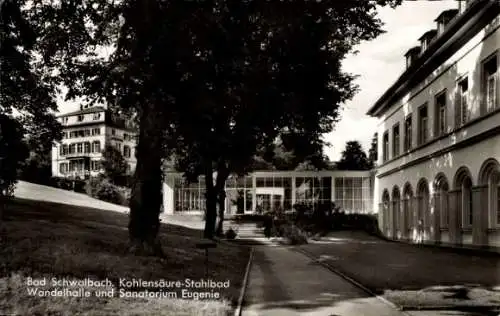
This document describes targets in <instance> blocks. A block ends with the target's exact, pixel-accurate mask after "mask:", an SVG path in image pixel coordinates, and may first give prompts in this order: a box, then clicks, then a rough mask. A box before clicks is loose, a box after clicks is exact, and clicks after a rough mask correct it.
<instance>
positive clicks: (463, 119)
mask: <svg viewBox="0 0 500 316" xmlns="http://www.w3.org/2000/svg"><path fill="white" fill-rule="evenodd" d="M457 90H458V95H457V108H456V111H457V115H458V122H457V123H458V125H464V124H465V123H467V122H468V121H469V120H470V111H469V103H468V96H469V80H468V78H467V77H466V78H464V79H462V80H461V81H460V82H459V83H458V89H457Z"/></svg>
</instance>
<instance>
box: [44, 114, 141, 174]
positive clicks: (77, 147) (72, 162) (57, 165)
mask: <svg viewBox="0 0 500 316" xmlns="http://www.w3.org/2000/svg"><path fill="white" fill-rule="evenodd" d="M58 120H59V122H60V123H61V124H62V127H63V139H62V141H61V142H60V143H57V144H56V145H55V146H54V147H53V148H52V176H54V177H64V178H71V179H86V178H88V177H89V176H96V175H98V174H99V173H101V172H102V171H103V169H102V166H101V160H102V151H103V150H104V148H105V147H106V146H108V145H112V146H114V147H115V148H117V149H118V150H119V151H120V152H121V153H122V155H123V157H124V158H125V160H126V161H127V163H128V168H127V169H128V170H127V171H128V172H132V171H133V170H135V166H136V159H135V144H136V140H135V132H134V130H133V129H132V128H131V127H130V126H129V125H128V124H127V123H126V122H125V121H124V120H121V119H118V118H116V117H114V116H113V115H112V114H111V112H110V111H108V110H106V109H105V108H104V107H102V106H95V107H82V108H81V109H80V110H78V111H75V112H71V113H66V114H62V115H60V116H59V117H58Z"/></svg>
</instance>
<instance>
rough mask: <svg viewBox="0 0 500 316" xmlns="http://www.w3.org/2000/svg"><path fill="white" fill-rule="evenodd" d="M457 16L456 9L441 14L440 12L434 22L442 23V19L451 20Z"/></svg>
mask: <svg viewBox="0 0 500 316" xmlns="http://www.w3.org/2000/svg"><path fill="white" fill-rule="evenodd" d="M457 14H458V10H457V9H450V10H446V11H443V12H441V14H440V15H438V17H437V18H436V19H435V20H434V22H438V21H442V20H443V19H451V18H453V17H454V16H455V15H457Z"/></svg>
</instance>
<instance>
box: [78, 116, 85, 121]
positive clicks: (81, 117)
mask: <svg viewBox="0 0 500 316" xmlns="http://www.w3.org/2000/svg"><path fill="white" fill-rule="evenodd" d="M84 118H85V115H78V117H77V121H78V122H82V121H83V119H84Z"/></svg>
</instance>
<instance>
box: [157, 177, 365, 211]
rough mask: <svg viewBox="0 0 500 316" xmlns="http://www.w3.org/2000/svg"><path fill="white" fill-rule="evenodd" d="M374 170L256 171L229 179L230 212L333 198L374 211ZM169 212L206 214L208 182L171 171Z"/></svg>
mask: <svg viewBox="0 0 500 316" xmlns="http://www.w3.org/2000/svg"><path fill="white" fill-rule="evenodd" d="M372 189H373V174H372V172H370V171H317V172H315V171H256V172H253V173H251V174H249V175H247V176H244V177H230V178H229V179H228V180H227V182H226V213H228V214H245V213H253V212H256V211H259V210H260V211H270V210H277V209H282V210H291V209H292V208H293V205H295V204H297V203H304V202H305V203H308V204H309V203H310V204H314V202H325V201H333V202H335V204H336V205H337V206H339V207H340V208H341V209H342V210H343V211H345V212H347V213H372V211H373V196H372V195H373V194H372ZM163 205H164V212H165V214H202V213H203V212H204V210H205V183H204V179H203V177H200V178H199V181H198V182H197V183H186V182H185V181H184V179H183V177H182V175H181V174H179V173H168V174H167V176H166V180H165V183H164V185H163Z"/></svg>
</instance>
